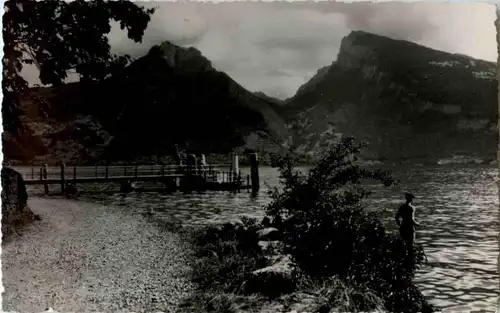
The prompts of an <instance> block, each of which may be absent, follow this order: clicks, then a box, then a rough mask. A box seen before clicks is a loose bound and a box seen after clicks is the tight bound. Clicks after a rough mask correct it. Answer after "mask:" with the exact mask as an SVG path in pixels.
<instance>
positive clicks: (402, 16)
mask: <svg viewBox="0 0 500 313" xmlns="http://www.w3.org/2000/svg"><path fill="white" fill-rule="evenodd" d="M137 4H139V5H143V6H145V7H148V8H149V7H156V8H157V11H156V13H155V14H154V15H153V17H152V19H151V22H150V24H149V26H148V29H147V30H146V32H145V35H144V38H143V42H142V43H141V44H136V43H134V42H132V41H131V40H129V39H128V38H127V37H126V34H125V33H124V32H123V31H121V30H120V29H119V27H118V25H114V27H113V28H112V31H111V33H110V35H109V40H110V44H111V46H112V51H113V52H115V53H128V54H130V55H132V56H136V57H139V56H141V55H144V54H145V53H146V51H147V50H149V48H150V47H151V46H153V45H155V44H159V43H161V42H162V41H164V40H169V41H172V42H173V43H175V44H178V45H182V46H194V47H196V48H197V49H199V50H200V51H201V52H202V53H203V54H204V55H205V56H206V57H207V58H208V59H210V60H211V61H212V63H213V65H214V66H215V67H216V68H217V69H219V70H221V71H225V72H226V73H228V75H230V76H231V77H232V78H233V79H235V80H236V81H237V82H238V83H240V84H242V85H243V86H244V87H245V88H248V89H250V90H252V91H256V90H265V91H266V92H269V93H270V94H272V95H277V94H279V95H280V97H281V98H286V97H289V96H292V95H293V94H294V93H295V92H296V90H297V89H298V88H299V86H300V85H302V84H303V83H305V82H306V81H307V80H308V79H309V78H310V77H312V76H313V75H314V74H315V73H316V71H317V70H318V69H319V68H321V67H323V66H325V65H329V64H331V63H332V62H333V61H334V60H335V59H336V55H337V53H338V50H339V48H340V41H341V39H342V38H343V37H344V36H346V35H347V34H348V33H349V32H350V31H351V30H364V31H368V32H373V33H376V34H380V35H386V36H389V37H392V38H395V39H403V40H409V41H414V42H417V43H419V44H423V45H426V46H429V47H431V48H435V49H439V50H445V51H448V52H452V53H462V54H467V55H471V56H473V57H476V58H482V59H487V60H492V61H495V60H496V58H497V52H496V51H497V50H496V30H495V27H494V25H493V23H494V20H495V18H496V17H495V7H494V6H492V5H487V4H479V3H469V4H458V3H455V4H451V3H422V2H420V3H397V2H391V3H383V4H382V3H377V4H375V3H367V2H363V3H338V2H331V1H329V2H313V1H308V2H295V3H290V2H285V1H282V2H226V3H218V4H214V3H209V2H205V3H202V2H137ZM464 21H467V22H466V23H465V22H464Z"/></svg>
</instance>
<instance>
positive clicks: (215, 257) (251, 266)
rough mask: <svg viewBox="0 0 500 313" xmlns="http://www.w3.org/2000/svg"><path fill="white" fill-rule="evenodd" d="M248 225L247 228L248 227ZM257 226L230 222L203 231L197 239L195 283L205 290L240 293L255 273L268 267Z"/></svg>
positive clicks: (195, 239)
mask: <svg viewBox="0 0 500 313" xmlns="http://www.w3.org/2000/svg"><path fill="white" fill-rule="evenodd" d="M245 224H246V225H245ZM256 231H257V225H256V224H255V223H254V224H252V223H251V222H249V221H244V222H243V223H242V224H241V225H234V224H232V223H226V224H224V225H222V226H221V227H216V226H210V227H206V228H204V229H201V230H199V231H198V232H197V233H196V234H195V235H194V237H193V246H194V250H195V257H196V259H195V261H194V264H193V266H192V267H193V281H194V282H196V283H197V285H198V287H199V288H200V289H203V290H212V291H214V292H220V293H233V292H234V293H240V292H242V288H243V286H244V284H245V282H246V281H247V280H248V279H249V278H250V277H251V273H252V272H253V271H255V270H257V269H259V268H263V267H265V266H267V265H268V261H267V259H266V258H265V256H264V253H263V252H262V249H261V248H260V246H259V245H258V236H257V233H256Z"/></svg>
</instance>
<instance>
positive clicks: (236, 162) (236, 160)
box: [231, 154, 240, 175]
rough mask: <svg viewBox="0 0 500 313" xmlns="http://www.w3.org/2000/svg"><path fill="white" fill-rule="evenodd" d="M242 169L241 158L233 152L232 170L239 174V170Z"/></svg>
mask: <svg viewBox="0 0 500 313" xmlns="http://www.w3.org/2000/svg"><path fill="white" fill-rule="evenodd" d="M239 171H240V160H239V157H238V155H237V154H233V159H232V161H231V172H233V173H234V175H238V172H239Z"/></svg>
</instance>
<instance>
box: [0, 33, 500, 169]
mask: <svg viewBox="0 0 500 313" xmlns="http://www.w3.org/2000/svg"><path fill="white" fill-rule="evenodd" d="M495 75H496V65H495V64H494V63H492V62H487V61H483V60H477V59H474V58H471V57H468V56H463V55H457V54H450V53H446V52H443V51H439V50H434V49H431V48H427V47H425V46H422V45H419V44H416V43H412V42H408V41H402V40H394V39H391V38H389V37H385V36H379V35H375V34H371V33H367V32H363V31H353V32H351V33H350V34H349V35H348V36H346V37H344V38H343V39H342V44H341V48H340V50H339V53H338V56H337V59H336V60H335V61H334V62H332V63H331V64H330V65H327V66H324V67H322V68H320V69H318V71H317V73H316V74H315V75H313V77H312V78H311V79H310V80H309V81H307V82H306V83H305V84H303V85H302V86H301V87H299V88H298V90H297V92H296V93H295V95H293V96H292V97H290V98H289V99H287V100H279V99H276V98H273V97H270V96H267V95H266V94H264V93H262V92H250V91H248V90H246V89H245V88H244V87H242V86H241V85H240V84H238V83H237V82H236V81H234V80H233V79H232V78H231V77H230V76H229V75H227V74H226V73H224V72H221V71H218V70H216V69H215V68H214V67H213V66H212V63H211V61H210V60H208V59H207V58H206V57H205V56H203V54H202V53H201V52H200V51H199V50H197V49H195V48H192V47H190V48H183V47H179V46H176V45H174V44H172V43H170V42H164V43H162V44H161V45H158V46H154V47H152V48H151V49H150V50H149V52H148V53H147V54H146V55H145V56H143V57H141V58H138V59H137V60H134V61H133V62H132V64H130V65H129V66H127V67H126V68H125V69H123V70H122V71H120V72H118V73H115V75H114V76H112V77H111V78H110V79H107V80H106V81H104V82H101V83H99V84H90V85H86V84H82V83H70V84H66V85H64V86H62V87H61V88H33V89H32V90H33V92H34V93H36V94H37V95H41V97H42V98H44V99H47V100H48V101H47V102H48V103H49V105H48V107H44V108H42V106H39V105H38V104H36V103H34V102H33V101H29V100H25V101H24V102H23V103H24V109H25V116H24V117H23V119H24V120H25V122H26V125H28V126H29V127H27V128H29V130H28V131H26V132H25V133H24V134H23V135H22V136H18V137H17V139H16V138H15V136H12V135H11V134H4V143H6V144H7V149H5V148H4V154H5V155H6V158H7V159H9V158H10V159H23V161H25V162H26V161H31V162H33V160H35V161H36V160H45V161H46V160H47V158H50V155H55V156H57V157H56V158H57V159H60V160H63V161H64V162H87V161H89V160H90V161H91V162H93V161H96V160H102V159H106V160H108V161H109V160H111V161H118V159H120V158H123V159H124V160H120V161H126V160H129V161H130V160H136V159H138V158H150V157H151V156H153V155H154V156H158V155H160V156H161V155H168V154H170V153H171V152H172V147H173V145H174V144H177V143H181V144H182V143H186V147H188V148H189V149H191V150H192V151H193V152H200V153H202V152H203V153H229V152H231V151H239V152H244V151H256V152H259V153H261V154H263V155H265V154H268V153H270V152H280V151H283V150H284V149H287V148H286V147H292V148H293V150H294V151H295V152H296V153H298V154H299V155H303V156H306V157H307V158H308V159H311V160H313V159H314V158H317V157H318V156H319V155H320V154H321V153H322V152H323V151H324V149H327V148H328V147H330V146H331V145H332V144H334V143H335V142H336V141H337V140H338V139H339V138H340V136H345V135H353V136H355V137H356V138H357V139H360V140H367V141H368V142H369V143H370V147H369V149H367V151H366V153H365V154H364V155H363V157H364V158H366V159H369V160H381V161H387V162H398V161H401V160H416V159H432V160H434V161H435V160H438V159H441V158H446V157H452V156H455V155H471V156H480V157H490V155H491V154H493V155H494V152H495V142H496V133H495V131H494V128H495V127H496V116H497V112H496V88H497V87H496V80H495ZM103 107H105V108H106V110H102V108H103ZM43 110H46V112H42V111H43ZM367 116H368V118H367ZM44 118H47V121H48V122H47V123H45V122H44V120H43V119H44ZM64 125H65V126H64ZM440 133H443V134H440ZM447 136H448V137H447ZM426 138H431V139H432V140H431V142H429V143H426ZM471 140H474V141H476V142H477V141H479V144H478V145H476V146H475V147H471V146H470V145H468V144H465V143H466V142H467V141H471ZM427 141H429V140H427ZM409 142H410V143H411V144H409ZM33 143H36V144H33ZM462 143H464V144H462ZM96 145H97V147H98V148H90V147H91V146H96ZM65 146H68V147H70V148H67V149H66V148H63V147H65ZM4 147H5V146H4ZM33 147H35V148H33ZM440 147H441V148H444V150H445V153H440V151H438V150H439V149H438V148H440ZM28 148H29V149H28ZM442 150H443V149H442ZM475 150H476V151H475ZM10 151H15V153H14V155H13V154H12V153H10ZM76 151H77V152H76ZM402 151H403V152H402ZM40 154H45V156H43V155H40ZM122 156H123V157H122ZM45 161H43V162H45ZM434 161H433V162H434ZM36 162H38V161H36Z"/></svg>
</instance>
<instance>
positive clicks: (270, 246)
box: [257, 240, 283, 253]
mask: <svg viewBox="0 0 500 313" xmlns="http://www.w3.org/2000/svg"><path fill="white" fill-rule="evenodd" d="M257 244H258V245H259V247H260V248H261V249H262V251H263V252H265V253H279V252H280V251H282V249H283V243H282V242H281V241H279V240H270V241H266V240H261V241H259V242H258V243H257Z"/></svg>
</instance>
